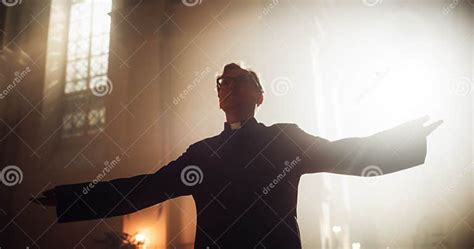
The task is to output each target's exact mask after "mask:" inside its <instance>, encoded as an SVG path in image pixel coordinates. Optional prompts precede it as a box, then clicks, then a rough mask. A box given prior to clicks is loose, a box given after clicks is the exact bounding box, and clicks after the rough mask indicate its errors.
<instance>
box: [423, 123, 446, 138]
mask: <svg viewBox="0 0 474 249" xmlns="http://www.w3.org/2000/svg"><path fill="white" fill-rule="evenodd" d="M442 123H443V120H438V121H436V122H434V123H432V124H429V125H427V126H425V127H423V128H424V132H425V134H426V135H429V134H430V133H431V132H433V131H434V130H436V128H438V127H439V126H440V125H441V124H442Z"/></svg>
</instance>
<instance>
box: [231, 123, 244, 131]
mask: <svg viewBox="0 0 474 249" xmlns="http://www.w3.org/2000/svg"><path fill="white" fill-rule="evenodd" d="M240 127H242V122H235V123H230V129H231V130H235V129H240Z"/></svg>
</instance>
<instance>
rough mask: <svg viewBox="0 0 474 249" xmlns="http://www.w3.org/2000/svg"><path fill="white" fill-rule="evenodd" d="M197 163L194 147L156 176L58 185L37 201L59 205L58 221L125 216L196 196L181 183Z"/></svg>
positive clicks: (57, 211) (189, 188) (146, 175)
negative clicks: (188, 196) (184, 169)
mask: <svg viewBox="0 0 474 249" xmlns="http://www.w3.org/2000/svg"><path fill="white" fill-rule="evenodd" d="M192 164H193V156H192V152H191V147H190V148H188V150H186V152H185V153H183V154H182V155H181V156H180V157H179V158H177V159H176V160H174V161H172V162H170V163H169V164H168V165H166V166H164V167H162V168H161V169H160V170H158V171H157V172H156V173H154V174H145V175H138V176H134V177H130V178H121V179H115V180H111V181H103V182H98V183H95V184H94V183H92V182H85V183H78V184H68V185H60V186H56V187H55V188H54V189H51V190H48V191H46V192H44V197H42V198H39V199H36V200H35V202H37V203H41V204H45V205H49V206H56V214H57V216H58V222H59V223H62V222H70V221H80V220H91V219H99V218H108V217H113V216H118V215H125V214H129V213H132V212H135V211H138V210H140V209H143V208H146V207H149V206H152V205H154V204H157V203H160V202H163V201H165V200H167V199H171V198H175V197H178V196H183V195H189V194H192V192H193V191H192V187H191V186H187V185H185V184H183V183H182V182H181V177H180V174H181V171H182V170H183V168H185V167H186V166H188V165H192Z"/></svg>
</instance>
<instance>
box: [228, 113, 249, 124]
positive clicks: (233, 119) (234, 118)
mask: <svg viewBox="0 0 474 249" xmlns="http://www.w3.org/2000/svg"><path fill="white" fill-rule="evenodd" d="M225 116H226V120H227V123H229V124H231V125H232V124H233V123H240V122H244V121H245V120H247V119H249V118H251V117H253V116H254V114H253V113H248V114H242V115H236V114H228V113H226V115H225Z"/></svg>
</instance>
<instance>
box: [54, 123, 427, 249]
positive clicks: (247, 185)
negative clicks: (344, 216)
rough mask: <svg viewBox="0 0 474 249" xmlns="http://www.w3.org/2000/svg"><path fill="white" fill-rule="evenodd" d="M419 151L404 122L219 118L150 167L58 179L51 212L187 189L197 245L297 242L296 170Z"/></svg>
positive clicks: (287, 247) (129, 204)
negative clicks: (321, 123)
mask: <svg viewBox="0 0 474 249" xmlns="http://www.w3.org/2000/svg"><path fill="white" fill-rule="evenodd" d="M425 157H426V137H425V136H422V135H418V134H410V131H409V130H406V129H405V130H403V129H397V128H394V129H390V130H386V131H382V132H379V133H377V134H375V135H372V136H369V137H354V138H345V139H341V140H336V141H332V142H331V141H328V140H326V139H324V138H321V137H317V136H313V135H310V134H308V133H306V132H305V131H303V130H302V129H300V128H299V127H298V126H297V125H296V124H290V123H279V124H274V125H271V126H266V125H264V124H262V123H258V122H257V121H256V120H255V118H250V119H248V120H247V121H246V122H245V123H244V124H243V126H242V127H241V128H240V129H235V130H232V129H231V128H230V126H229V124H228V123H224V131H222V132H221V133H220V134H219V135H217V136H214V137H210V138H206V139H204V140H201V141H199V142H197V143H194V144H192V145H191V146H189V147H188V149H187V150H186V152H184V153H183V154H182V155H181V156H180V157H179V158H177V159H176V160H174V161H172V162H170V163H169V164H168V165H166V166H164V167H162V168H161V169H160V170H158V171H157V172H155V173H153V174H148V175H138V176H134V177H130V178H122V179H115V180H111V181H103V182H99V183H97V184H95V185H94V187H93V188H92V189H91V190H90V191H89V192H88V193H86V194H85V192H83V190H84V188H86V187H87V185H89V184H90V183H80V184H70V185H62V186H57V187H56V189H55V190H56V195H57V200H58V204H57V209H56V212H57V215H58V220H59V222H60V223H62V222H71V221H80V220H90V219H99V218H106V217H112V216H117V215H125V214H129V213H132V212H135V211H137V210H140V209H143V208H146V207H149V206H152V205H155V204H157V203H160V202H163V201H165V200H168V199H170V198H175V197H178V196H185V195H192V196H193V198H194V201H195V203H196V208H197V214H198V215H197V228H196V240H195V248H199V249H201V248H203V249H206V248H284V249H297V248H301V242H300V235H299V230H298V224H297V222H296V203H297V196H298V183H299V180H300V177H301V175H303V174H307V173H323V172H326V173H336V174H344V175H354V176H360V175H362V174H365V173H364V170H365V169H380V170H381V171H382V172H383V174H388V173H392V172H396V171H400V170H403V169H407V168H410V167H413V166H416V165H419V164H422V163H424V160H425ZM369 166H371V167H372V168H370V167H369ZM374 166H376V167H374ZM368 167H369V168H368ZM125 198H126V199H125Z"/></svg>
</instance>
